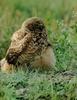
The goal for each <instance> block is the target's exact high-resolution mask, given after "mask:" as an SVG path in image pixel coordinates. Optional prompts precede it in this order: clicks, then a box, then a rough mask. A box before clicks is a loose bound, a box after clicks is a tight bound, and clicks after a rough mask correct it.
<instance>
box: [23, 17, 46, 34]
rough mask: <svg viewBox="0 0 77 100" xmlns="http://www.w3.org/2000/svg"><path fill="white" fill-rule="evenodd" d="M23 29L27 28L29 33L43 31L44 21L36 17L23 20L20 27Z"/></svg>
mask: <svg viewBox="0 0 77 100" xmlns="http://www.w3.org/2000/svg"><path fill="white" fill-rule="evenodd" d="M21 28H23V29H24V30H26V29H27V30H29V31H30V32H31V33H40V34H41V33H42V32H45V31H46V29H45V25H44V22H43V21H42V20H41V19H40V18H38V17H32V18H29V19H28V20H26V21H24V23H23V24H22V27H21Z"/></svg>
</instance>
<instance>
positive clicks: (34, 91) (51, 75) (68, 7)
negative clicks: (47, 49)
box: [0, 0, 77, 100]
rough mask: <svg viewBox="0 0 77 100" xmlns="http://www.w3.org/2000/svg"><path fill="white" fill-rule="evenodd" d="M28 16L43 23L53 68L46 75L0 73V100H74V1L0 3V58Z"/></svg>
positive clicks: (76, 98) (76, 38)
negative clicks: (54, 63) (37, 18)
mask: <svg viewBox="0 0 77 100" xmlns="http://www.w3.org/2000/svg"><path fill="white" fill-rule="evenodd" d="M32 16H38V17H41V18H42V19H43V20H44V22H45V24H46V27H47V31H48V38H49V41H50V42H51V43H52V44H53V47H54V52H55V55H56V61H57V62H56V66H55V68H53V69H52V70H51V71H49V72H45V71H44V72H39V71H38V70H35V71H33V70H32V71H28V70H26V71H22V70H19V71H17V72H15V73H12V74H5V73H2V72H0V100H77V0H58V1H57V0H54V1H53V0H47V1H45V0H28V1H27V0H13V1H11V0H2V1H1V0H0V59H2V58H3V57H4V56H5V54H6V51H7V49H8V47H9V44H10V38H11V36H12V34H13V32H15V31H16V30H17V29H18V28H19V27H20V26H21V24H22V22H23V21H24V20H26V19H27V18H29V17H32Z"/></svg>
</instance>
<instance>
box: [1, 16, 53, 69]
mask: <svg viewBox="0 0 77 100" xmlns="http://www.w3.org/2000/svg"><path fill="white" fill-rule="evenodd" d="M4 61H5V62H6V63H8V65H9V66H11V65H14V66H21V65H26V66H29V67H35V68H47V69H48V68H49V67H50V66H54V65H55V56H54V52H53V49H52V46H51V45H50V43H49V42H48V39H47V31H46V28H45V25H44V23H43V21H42V20H41V19H40V18H38V17H32V18H29V19H28V20H26V21H24V22H23V24H22V26H21V28H20V29H19V30H18V31H16V32H15V33H14V34H13V36H12V39H11V45H10V46H9V49H8V51H7V53H6V56H5V58H4ZM2 69H6V64H5V65H4V66H2Z"/></svg>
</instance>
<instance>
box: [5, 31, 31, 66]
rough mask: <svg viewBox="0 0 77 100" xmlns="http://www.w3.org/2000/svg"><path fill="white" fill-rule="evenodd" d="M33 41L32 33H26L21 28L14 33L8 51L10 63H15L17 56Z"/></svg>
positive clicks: (7, 57) (7, 58) (7, 55)
mask: <svg viewBox="0 0 77 100" xmlns="http://www.w3.org/2000/svg"><path fill="white" fill-rule="evenodd" d="M30 41H31V33H25V34H24V35H23V33H22V31H21V30H19V31H17V32H15V33H14V34H13V37H12V39H11V45H10V47H9V49H8V51H7V53H6V60H7V62H8V63H9V64H15V63H16V61H17V58H18V57H19V56H20V55H21V53H22V52H23V50H24V49H26V48H27V46H28V44H29V42H30Z"/></svg>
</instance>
